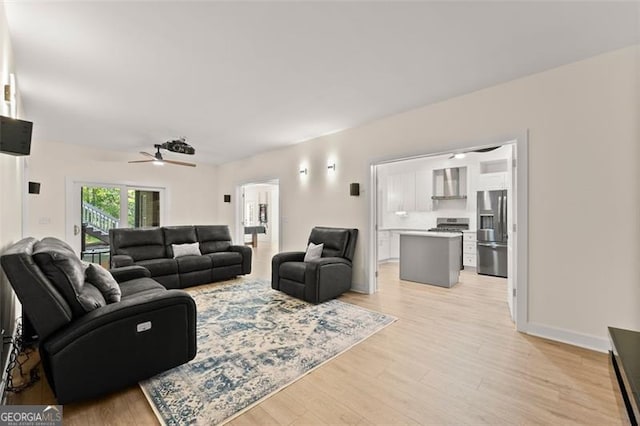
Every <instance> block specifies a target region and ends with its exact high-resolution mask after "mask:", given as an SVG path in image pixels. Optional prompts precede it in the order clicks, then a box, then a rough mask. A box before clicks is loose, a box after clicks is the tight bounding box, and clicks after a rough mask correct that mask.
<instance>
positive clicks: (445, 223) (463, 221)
mask: <svg viewBox="0 0 640 426" xmlns="http://www.w3.org/2000/svg"><path fill="white" fill-rule="evenodd" d="M468 229H469V218H466V217H439V218H437V219H436V227H435V228H430V229H428V231H436V232H462V231H466V230H468Z"/></svg>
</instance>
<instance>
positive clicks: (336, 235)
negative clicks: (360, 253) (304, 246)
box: [309, 226, 358, 260]
mask: <svg viewBox="0 0 640 426" xmlns="http://www.w3.org/2000/svg"><path fill="white" fill-rule="evenodd" d="M357 236H358V230H357V229H348V228H328V227H322V226H316V227H315V228H313V229H312V230H311V235H309V243H313V244H324V248H323V249H322V257H342V258H346V259H349V260H353V253H354V250H355V243H356V238H357Z"/></svg>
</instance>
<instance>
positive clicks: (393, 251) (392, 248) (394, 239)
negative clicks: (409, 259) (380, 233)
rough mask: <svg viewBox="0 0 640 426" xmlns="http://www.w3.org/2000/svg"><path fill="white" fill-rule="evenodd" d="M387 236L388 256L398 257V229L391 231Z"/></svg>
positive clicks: (391, 257)
mask: <svg viewBox="0 0 640 426" xmlns="http://www.w3.org/2000/svg"><path fill="white" fill-rule="evenodd" d="M390 234H391V235H390V238H389V258H390V259H398V258H400V233H399V232H398V231H391V232H390Z"/></svg>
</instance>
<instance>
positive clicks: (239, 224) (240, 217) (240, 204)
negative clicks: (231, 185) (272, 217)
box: [234, 178, 282, 252]
mask: <svg viewBox="0 0 640 426" xmlns="http://www.w3.org/2000/svg"><path fill="white" fill-rule="evenodd" d="M259 184H268V185H275V186H277V187H278V252H281V251H282V250H281V249H282V195H281V194H280V179H279V178H270V179H269V178H264V179H259V180H250V181H246V182H241V183H237V184H236V191H235V192H236V194H235V199H236V201H235V202H234V212H235V214H234V216H235V218H236V219H235V227H236V229H235V240H236V244H239V245H243V244H244V197H243V194H242V188H243V187H245V186H247V185H259Z"/></svg>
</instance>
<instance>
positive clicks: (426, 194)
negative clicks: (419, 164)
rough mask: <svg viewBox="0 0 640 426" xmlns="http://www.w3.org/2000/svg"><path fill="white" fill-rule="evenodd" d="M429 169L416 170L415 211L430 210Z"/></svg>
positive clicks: (430, 185)
mask: <svg viewBox="0 0 640 426" xmlns="http://www.w3.org/2000/svg"><path fill="white" fill-rule="evenodd" d="M431 179H432V177H431V171H429V170H421V171H418V172H416V195H415V197H416V198H415V199H416V211H419V212H428V211H431V209H432V205H433V202H432V201H431V195H432V194H431V192H432V187H433V185H432V184H431Z"/></svg>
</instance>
